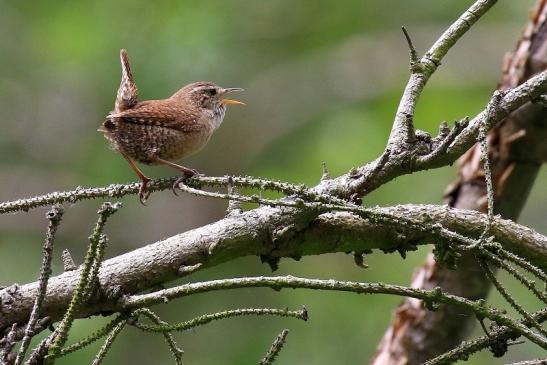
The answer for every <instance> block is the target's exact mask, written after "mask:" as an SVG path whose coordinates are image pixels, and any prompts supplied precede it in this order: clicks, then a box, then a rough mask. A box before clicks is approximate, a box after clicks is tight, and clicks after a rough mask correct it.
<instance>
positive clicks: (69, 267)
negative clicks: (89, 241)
mask: <svg viewBox="0 0 547 365" xmlns="http://www.w3.org/2000/svg"><path fill="white" fill-rule="evenodd" d="M62 260H63V270H64V271H73V270H76V264H75V263H74V259H73V258H72V255H71V254H70V251H69V250H68V249H66V248H65V249H64V250H63V253H62Z"/></svg>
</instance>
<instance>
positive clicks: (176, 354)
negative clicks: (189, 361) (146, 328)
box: [130, 308, 184, 365]
mask: <svg viewBox="0 0 547 365" xmlns="http://www.w3.org/2000/svg"><path fill="white" fill-rule="evenodd" d="M141 314H142V315H143V316H146V317H148V318H149V319H150V320H151V321H152V322H154V323H155V324H156V325H160V326H166V325H168V323H167V322H164V321H162V320H161V318H160V317H159V316H158V315H157V314H156V313H154V312H152V311H151V310H150V309H148V308H141V309H137V310H136V311H134V312H133V313H132V314H131V317H133V318H135V319H137V317H138V316H139V315H141ZM133 323H134V322H133V321H132V322H130V324H133ZM163 337H164V338H165V342H166V343H167V346H169V351H170V352H171V354H172V355H173V358H174V359H175V362H176V363H177V365H183V361H182V355H183V354H184V351H183V350H182V349H181V348H180V347H179V346H178V345H177V342H176V341H175V339H174V338H173V335H172V334H171V333H170V332H163Z"/></svg>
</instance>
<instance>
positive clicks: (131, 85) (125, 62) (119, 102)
mask: <svg viewBox="0 0 547 365" xmlns="http://www.w3.org/2000/svg"><path fill="white" fill-rule="evenodd" d="M120 61H121V64H122V81H121V82H120V87H119V89H118V94H117V96H116V103H115V104H114V112H116V113H119V112H122V111H124V110H127V109H131V108H132V107H134V106H135V104H137V102H138V96H139V90H138V89H137V85H135V82H134V81H133V74H131V66H130V65H129V56H128V55H127V51H126V50H125V49H122V50H120Z"/></svg>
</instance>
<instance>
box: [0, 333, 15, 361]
mask: <svg viewBox="0 0 547 365" xmlns="http://www.w3.org/2000/svg"><path fill="white" fill-rule="evenodd" d="M16 332H17V323H14V324H13V325H12V326H11V329H10V331H9V332H8V334H7V335H6V341H5V343H4V346H3V347H2V350H1V351H0V365H5V364H7V362H8V357H9V356H10V353H11V350H12V349H13V347H14V346H15V342H16V341H15V333H16Z"/></svg>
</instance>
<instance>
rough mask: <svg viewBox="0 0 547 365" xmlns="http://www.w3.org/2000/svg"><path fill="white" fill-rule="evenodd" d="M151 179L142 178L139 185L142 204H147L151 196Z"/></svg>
mask: <svg viewBox="0 0 547 365" xmlns="http://www.w3.org/2000/svg"><path fill="white" fill-rule="evenodd" d="M150 181H151V180H150V179H149V178H147V177H145V178H144V179H142V180H141V186H140V187H139V200H140V202H141V204H142V205H146V204H145V203H146V200H148V197H149V196H150V193H151V191H150V190H149V189H148V184H149V183H150Z"/></svg>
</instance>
